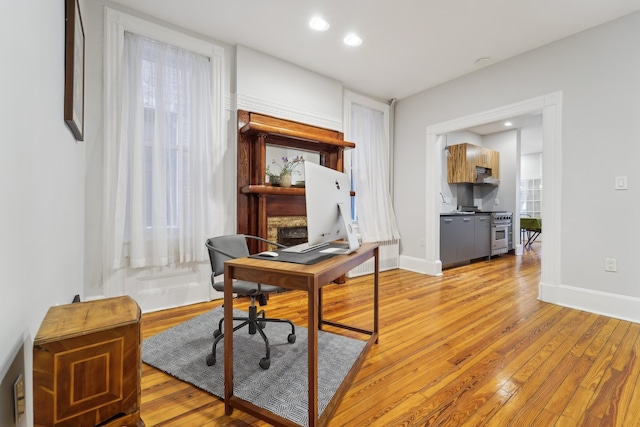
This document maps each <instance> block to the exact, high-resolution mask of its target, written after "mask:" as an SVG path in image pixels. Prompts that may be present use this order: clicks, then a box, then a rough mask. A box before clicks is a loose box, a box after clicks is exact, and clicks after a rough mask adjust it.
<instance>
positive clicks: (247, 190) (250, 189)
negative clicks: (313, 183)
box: [240, 185, 305, 196]
mask: <svg viewBox="0 0 640 427" xmlns="http://www.w3.org/2000/svg"><path fill="white" fill-rule="evenodd" d="M240 191H241V192H242V193H243V194H266V195H281V196H304V194H305V191H304V188H301V187H288V188H285V187H276V186H273V185H245V186H244V187H242V188H241V189H240Z"/></svg>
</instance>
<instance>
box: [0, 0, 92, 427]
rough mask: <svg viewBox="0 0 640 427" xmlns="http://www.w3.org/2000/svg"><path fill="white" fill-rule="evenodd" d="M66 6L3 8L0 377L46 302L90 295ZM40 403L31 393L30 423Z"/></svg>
mask: <svg viewBox="0 0 640 427" xmlns="http://www.w3.org/2000/svg"><path fill="white" fill-rule="evenodd" d="M64 19H65V18H64V2H61V1H53V2H52V1H50V0H31V1H19V2H3V3H2V6H0V27H2V30H3V34H4V35H5V36H4V37H2V38H0V52H2V55H3V59H4V60H3V66H2V67H1V68H0V93H2V97H0V114H1V117H2V126H0V144H2V155H0V171H2V178H1V179H0V198H1V200H2V209H0V223H2V224H3V226H4V229H3V232H2V245H1V249H0V251H1V254H0V274H1V275H2V280H1V281H0V290H1V292H0V293H1V295H2V297H1V298H0V324H1V325H2V327H0V374H2V375H4V372H5V370H6V367H7V365H8V364H9V363H10V360H9V358H10V356H11V355H12V353H13V352H14V350H15V348H16V346H18V347H19V346H21V345H24V354H25V359H26V364H25V370H26V372H25V373H26V377H25V384H26V386H27V396H29V397H30V396H32V395H33V393H32V375H31V371H32V367H33V364H32V345H33V339H34V338H35V335H36V333H37V331H38V329H39V327H40V323H41V322H42V319H43V318H44V316H45V314H46V312H47V310H48V308H49V307H50V306H52V305H57V304H67V303H70V302H71V301H72V299H73V297H74V295H76V294H80V293H82V285H83V263H84V240H83V239H84V199H85V196H84V194H85V186H84V178H85V161H84V156H85V147H86V146H87V145H88V144H91V143H92V141H91V140H90V139H87V140H86V141H85V142H76V140H75V139H74V137H73V135H72V134H71V132H70V131H69V129H68V128H67V126H66V125H65V123H64V120H63V106H64V97H63V94H64ZM32 413H33V411H32V402H31V399H30V398H29V399H27V414H28V422H29V425H32V423H33V418H32Z"/></svg>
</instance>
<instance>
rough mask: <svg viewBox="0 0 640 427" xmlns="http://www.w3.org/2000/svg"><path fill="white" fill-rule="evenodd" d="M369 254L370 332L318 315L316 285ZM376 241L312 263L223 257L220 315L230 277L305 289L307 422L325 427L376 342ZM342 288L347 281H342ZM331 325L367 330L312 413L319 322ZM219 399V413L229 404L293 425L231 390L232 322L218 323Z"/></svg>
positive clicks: (229, 296)
mask: <svg viewBox="0 0 640 427" xmlns="http://www.w3.org/2000/svg"><path fill="white" fill-rule="evenodd" d="M372 257H373V258H374V267H375V268H374V277H373V330H372V331H369V330H364V329H360V328H355V327H351V326H347V325H343V324H339V323H336V322H331V321H328V320H323V319H322V287H323V286H324V285H326V284H328V283H331V281H332V280H334V279H336V278H338V277H340V276H342V275H343V274H346V273H347V272H348V271H350V270H352V269H354V268H355V267H357V266H358V265H360V264H362V263H363V262H365V261H366V260H368V259H370V258H372ZM378 272H379V260H378V245H377V244H373V243H368V244H364V245H362V246H361V247H360V248H359V249H358V250H357V251H356V252H354V253H352V254H350V255H336V256H334V257H332V258H329V259H327V260H325V261H321V262H319V263H317V264H314V265H302V264H291V263H286V262H278V261H271V260H261V259H253V258H240V259H235V260H231V261H226V262H225V266H224V280H225V287H224V317H225V319H231V318H232V317H233V314H232V313H233V290H232V286H231V282H232V280H233V279H234V278H235V279H242V280H248V281H251V282H259V283H262V284H269V285H276V286H280V287H283V288H287V289H298V290H304V291H307V294H308V313H309V314H308V325H307V326H308V329H309V348H308V375H309V379H308V384H309V426H322V425H325V424H326V423H327V422H328V420H329V418H330V417H331V415H332V413H333V411H334V410H335V409H336V407H337V406H338V403H339V402H340V400H341V399H342V396H343V395H344V393H345V392H346V389H347V387H348V386H349V384H350V383H351V381H352V380H353V377H354V376H355V373H356V372H357V370H358V369H359V368H360V365H361V364H362V362H363V361H364V357H365V355H366V354H367V352H368V351H369V349H370V348H371V347H372V346H373V344H374V343H376V342H378ZM346 286H348V285H346ZM323 324H327V325H332V326H337V327H341V328H344V329H350V330H355V331H358V332H362V333H365V334H369V335H370V338H369V340H368V341H367V343H366V345H365V347H364V349H363V350H362V352H361V353H360V356H359V357H358V359H357V360H356V362H355V363H354V365H353V367H352V369H351V370H350V371H349V373H348V374H347V376H346V378H345V379H344V381H343V383H342V385H340V387H339V388H338V390H337V391H336V394H335V395H334V396H333V398H332V399H331V401H330V402H329V404H328V405H327V408H326V409H325V411H324V412H323V414H322V416H321V417H320V414H318V330H319V329H322V325H323ZM224 401H225V412H226V414H227V415H231V413H232V412H233V408H238V409H241V410H243V411H245V412H247V413H249V414H251V415H253V416H255V417H257V418H260V419H263V420H265V421H268V422H270V423H271V424H273V425H276V426H296V425H297V424H295V423H294V422H292V421H290V420H287V419H285V418H282V417H280V416H278V415H276V414H273V413H271V412H269V411H267V410H265V409H263V408H260V407H258V406H256V405H254V404H252V403H250V402H247V401H245V400H243V399H240V398H239V397H237V396H235V395H234V394H233V322H224Z"/></svg>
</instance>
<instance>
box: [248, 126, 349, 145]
mask: <svg viewBox="0 0 640 427" xmlns="http://www.w3.org/2000/svg"><path fill="white" fill-rule="evenodd" d="M240 132H241V133H246V134H248V135H251V134H265V135H275V136H283V137H286V138H293V139H299V140H302V141H308V142H316V143H321V144H328V145H331V146H338V147H344V148H355V146H356V144H354V143H353V142H349V141H344V140H342V139H338V138H332V137H330V136H326V135H319V134H312V133H308V132H305V131H302V130H297V129H291V128H283V127H279V126H275V125H271V124H266V123H257V122H254V121H250V122H249V123H247V124H245V125H244V126H242V128H240Z"/></svg>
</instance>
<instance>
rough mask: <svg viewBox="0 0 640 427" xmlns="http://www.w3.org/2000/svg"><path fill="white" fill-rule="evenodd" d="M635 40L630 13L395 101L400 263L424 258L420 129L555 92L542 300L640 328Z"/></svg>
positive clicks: (635, 17) (639, 18) (638, 57)
mask: <svg viewBox="0 0 640 427" xmlns="http://www.w3.org/2000/svg"><path fill="white" fill-rule="evenodd" d="M638 39H640V13H635V14H632V15H628V16H626V17H623V18H621V19H619V20H616V21H612V22H609V23H607V24H604V25H602V26H599V27H596V28H594V29H591V30H588V31H585V32H583V33H580V34H578V35H576V36H573V37H570V38H567V39H564V40H562V41H559V42H556V43H553V44H550V45H547V46H544V47H542V48H539V49H536V50H534V51H531V52H529V53H526V54H523V55H521V56H519V57H516V58H513V59H511V60H507V61H504V62H502V63H498V64H495V65H493V66H490V67H487V68H485V69H482V70H479V71H477V72H475V73H472V74H469V75H466V76H464V77H461V78H459V79H456V80H454V81H451V82H448V83H445V84H443V85H440V86H438V87H436V88H433V89H430V90H427V91H425V92H422V93H420V94H417V95H414V96H411V97H408V98H405V99H402V100H400V101H398V102H397V104H396V126H395V129H396V135H395V138H396V146H395V166H396V171H398V173H397V175H396V177H395V182H394V184H395V203H396V205H395V208H396V215H397V218H398V225H399V226H400V232H401V235H402V241H401V242H402V243H401V245H402V246H401V256H402V257H409V258H411V257H413V258H420V256H421V255H422V254H423V252H424V248H421V247H420V244H419V242H420V239H421V238H425V225H424V224H425V218H426V213H425V206H426V200H425V188H426V187H425V185H424V183H425V177H426V171H425V169H424V167H423V164H424V161H425V160H424V159H425V158H426V157H425V156H426V147H425V129H426V128H427V127H428V126H432V125H435V124H438V123H443V122H445V121H448V120H454V119H456V118H459V117H464V116H468V115H471V114H477V113H480V112H483V111H488V110H492V109H495V108H498V107H501V106H504V105H509V104H513V103H517V102H521V101H523V100H528V99H533V98H537V97H541V96H545V95H546V94H550V93H554V92H557V91H562V94H563V95H562V108H563V110H562V129H561V131H562V134H561V137H562V158H561V159H557V160H558V161H559V163H558V178H559V180H558V182H557V183H549V182H546V183H545V184H546V185H545V188H549V185H550V184H554V185H557V186H558V188H559V191H560V194H561V197H559V198H558V200H559V204H558V206H551V208H552V209H556V210H557V212H558V214H559V226H558V230H559V233H558V234H559V236H556V237H557V239H558V242H559V244H558V245H557V246H556V247H554V250H558V251H559V252H558V254H559V255H558V256H557V257H555V258H554V260H553V262H552V265H553V268H554V269H557V274H555V273H554V275H553V277H556V276H557V277H558V280H557V283H543V284H542V293H541V295H542V296H543V298H544V299H546V300H551V301H554V302H558V303H560V304H563V305H568V306H574V307H578V308H583V309H586V310H589V311H595V312H601V313H606V314H610V315H615V316H617V317H621V318H628V319H635V320H636V321H640V317H639V316H640V314H639V313H640V287H638V286H637V283H638V282H639V279H640V264H639V263H637V261H636V258H637V253H638V251H637V247H636V242H635V239H634V238H630V237H631V236H638V235H640V224H639V223H638V222H637V221H635V220H634V213H635V212H636V211H637V210H638V208H640V197H639V196H640V194H639V193H640V186H638V185H634V183H637V182H638V180H639V179H640V172H638V171H639V169H638V167H637V161H638V158H640V144H638V141H639V140H640V122H639V121H638V120H637V117H638V116H640V103H639V102H638V99H639V98H638V94H639V93H640V79H639V78H638V76H639V75H640V50H638V49H637V46H636V42H635V41H636V40H638ZM546 149H547V148H545V152H546ZM546 166H547V165H545V167H546ZM616 175H625V176H628V179H629V183H630V185H629V190H626V191H615V190H614V177H615V176H616ZM545 212H546V210H545ZM611 218H615V219H616V220H615V221H613V222H612V221H610V219H611ZM605 223H606V227H605V226H603V224H605ZM543 256H544V254H543ZM606 257H612V258H616V259H617V262H618V272H617V273H606V272H605V271H604V258H606ZM401 263H402V261H401ZM401 265H402V264H401ZM554 280H555V279H554Z"/></svg>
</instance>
